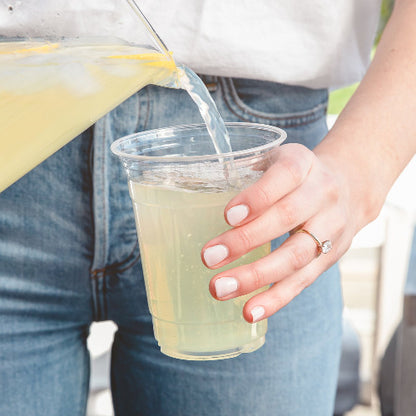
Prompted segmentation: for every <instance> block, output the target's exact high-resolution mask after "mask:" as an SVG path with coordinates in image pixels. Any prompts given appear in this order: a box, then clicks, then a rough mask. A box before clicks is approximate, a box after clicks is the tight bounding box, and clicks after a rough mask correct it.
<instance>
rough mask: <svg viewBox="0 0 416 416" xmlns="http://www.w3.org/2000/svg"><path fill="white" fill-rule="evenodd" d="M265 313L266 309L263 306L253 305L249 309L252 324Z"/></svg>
mask: <svg viewBox="0 0 416 416" xmlns="http://www.w3.org/2000/svg"><path fill="white" fill-rule="evenodd" d="M265 313H266V311H265V310H264V308H263V306H255V307H254V308H253V309H252V310H251V316H252V317H253V324H254V322H257V321H258V320H260V319H261V318H262V317H263V316H264V314H265Z"/></svg>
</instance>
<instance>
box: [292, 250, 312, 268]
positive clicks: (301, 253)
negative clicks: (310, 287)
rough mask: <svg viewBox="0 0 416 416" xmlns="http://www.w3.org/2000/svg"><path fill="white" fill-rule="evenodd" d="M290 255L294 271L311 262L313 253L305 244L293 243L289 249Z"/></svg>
mask: <svg viewBox="0 0 416 416" xmlns="http://www.w3.org/2000/svg"><path fill="white" fill-rule="evenodd" d="M288 256H289V264H290V265H291V266H292V269H293V271H298V270H300V269H302V268H303V267H305V266H306V265H307V264H308V263H309V261H310V257H311V253H310V250H309V249H308V247H305V246H304V245H293V246H292V247H291V248H290V249H289V251H288Z"/></svg>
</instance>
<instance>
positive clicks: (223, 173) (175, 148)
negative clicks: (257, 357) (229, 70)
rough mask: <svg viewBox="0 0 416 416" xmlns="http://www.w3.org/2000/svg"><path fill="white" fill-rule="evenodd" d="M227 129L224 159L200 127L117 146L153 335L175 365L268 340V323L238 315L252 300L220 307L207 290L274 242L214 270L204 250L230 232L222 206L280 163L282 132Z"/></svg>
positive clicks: (149, 134)
mask: <svg viewBox="0 0 416 416" xmlns="http://www.w3.org/2000/svg"><path fill="white" fill-rule="evenodd" d="M226 126H227V128H228V131H229V134H230V139H231V146H232V149H233V152H232V153H227V154H221V155H218V154H216V153H215V149H214V146H213V144H212V142H211V140H210V137H209V136H208V133H207V131H206V128H205V125H203V124H200V125H199V124H198V125H187V126H175V127H168V128H162V129H157V130H150V131H145V132H142V133H137V134H133V135H130V136H127V137H124V138H121V139H119V140H117V141H115V142H114V143H113V144H112V146H111V150H112V151H113V152H114V153H115V154H116V155H117V156H119V157H120V159H121V161H122V163H123V165H124V167H125V169H126V172H127V175H128V182H129V189H130V196H131V198H132V201H133V207H134V212H135V216H136V224H137V232H138V238H139V243H140V250H141V256H142V262H143V270H144V278H145V284H146V291H147V299H148V305H149V309H150V312H151V314H152V318H153V328H154V334H155V337H156V339H157V341H158V343H159V346H160V349H161V351H162V353H164V354H166V355H169V356H171V357H175V358H180V359H187V360H215V359H223V358H231V357H234V356H237V355H239V354H241V353H248V352H252V351H255V350H256V349H258V348H260V347H261V346H262V345H263V344H264V342H265V334H266V331H267V320H263V321H261V322H258V323H254V324H250V323H247V322H246V321H245V320H244V318H243V316H242V308H243V305H244V303H245V302H246V301H247V299H248V298H249V297H251V296H252V295H246V296H241V297H238V298H236V299H232V300H227V301H222V302H221V301H218V300H216V299H214V298H213V297H212V296H211V294H210V293H209V290H208V285H209V281H210V279H211V278H212V277H213V276H214V274H215V273H217V272H219V271H221V270H223V269H224V270H225V269H227V268H228V269H229V268H231V267H235V266H237V265H240V264H244V263H251V262H253V261H255V260H257V259H259V258H261V257H263V256H265V255H267V254H268V253H269V252H270V244H266V245H264V246H262V247H259V248H257V249H255V250H253V251H252V252H250V253H248V254H247V255H245V256H243V257H242V258H241V259H239V260H237V261H235V262H233V263H232V264H231V265H228V266H226V267H224V268H222V269H219V270H217V271H215V272H214V271H212V270H209V269H208V268H206V267H205V266H204V265H203V263H202V261H201V257H200V252H201V249H202V247H203V246H204V244H205V243H206V242H208V241H209V240H210V239H212V238H213V237H215V236H217V235H219V234H220V233H222V232H224V231H225V230H227V229H228V228H230V227H229V226H228V225H227V223H226V222H225V220H224V208H225V205H226V204H227V203H228V201H229V200H230V199H231V198H232V197H233V196H234V195H236V194H237V193H239V192H240V191H241V190H242V189H244V188H246V187H247V186H249V185H250V184H252V183H254V182H255V181H257V180H258V179H259V178H260V177H261V175H262V174H263V172H264V171H265V170H267V169H268V167H269V166H270V165H271V164H272V163H273V162H274V161H275V159H276V154H277V152H278V148H279V145H280V144H281V143H282V141H283V140H284V139H285V138H286V133H285V132H284V131H283V130H281V129H279V128H277V127H270V126H265V125H260V124H252V123H226ZM265 289H266V288H262V289H260V290H259V291H262V290H265Z"/></svg>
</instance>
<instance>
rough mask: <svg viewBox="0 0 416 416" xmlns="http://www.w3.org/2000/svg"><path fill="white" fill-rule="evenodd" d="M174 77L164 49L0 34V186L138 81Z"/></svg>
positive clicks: (121, 97) (141, 84)
mask: <svg viewBox="0 0 416 416" xmlns="http://www.w3.org/2000/svg"><path fill="white" fill-rule="evenodd" d="M175 77H176V66H175V63H174V61H173V59H172V58H171V57H170V56H169V55H165V54H162V53H159V52H157V51H155V50H152V49H146V48H144V47H139V46H132V45H129V44H123V42H121V41H118V40H117V39H114V40H109V39H106V40H105V41H103V40H97V39H93V38H92V39H91V38H86V39H76V40H75V39H73V40H71V39H65V40H63V41H61V42H45V41H8V42H1V43H0V126H1V135H0V192H1V191H2V190H4V189H5V188H6V187H7V186H9V185H10V184H12V183H13V182H14V181H16V180H17V179H18V178H20V177H21V176H23V175H24V174H25V173H26V172H28V171H29V170H30V169H32V168H34V167H35V166H36V165H37V164H38V163H40V162H41V161H42V160H44V159H46V158H47V157H48V156H50V155H51V154H52V153H54V152H55V151H56V150H58V149H59V148H61V147H62V146H63V145H64V144H66V143H67V142H68V141H69V140H71V139H72V138H74V137H76V136H77V135H78V134H79V133H81V132H82V131H84V130H85V129H86V128H87V127H89V126H90V125H92V124H93V123H94V122H95V121H96V120H98V119H99V118H100V117H101V116H103V115H104V114H105V113H107V112H108V111H110V110H111V109H113V108H114V107H116V106H117V105H118V104H120V103H121V102H122V101H124V100H125V99H126V98H128V97H129V96H131V95H132V94H134V93H135V92H136V91H138V90H140V89H141V88H142V87H144V86H146V85H148V84H158V85H168V84H174V83H175ZM16 161H18V163H16Z"/></svg>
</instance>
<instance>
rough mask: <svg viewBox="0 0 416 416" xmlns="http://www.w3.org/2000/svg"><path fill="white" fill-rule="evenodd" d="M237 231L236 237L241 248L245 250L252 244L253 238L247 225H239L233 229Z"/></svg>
mask: <svg viewBox="0 0 416 416" xmlns="http://www.w3.org/2000/svg"><path fill="white" fill-rule="evenodd" d="M235 231H236V232H237V239H238V240H239V241H240V246H241V250H242V251H244V252H246V251H248V250H250V249H251V247H252V246H253V238H252V236H251V233H250V231H249V229H248V228H247V227H240V228H238V229H236V230H235Z"/></svg>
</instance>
